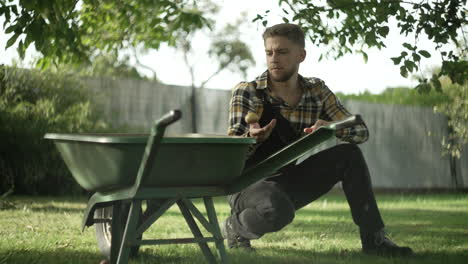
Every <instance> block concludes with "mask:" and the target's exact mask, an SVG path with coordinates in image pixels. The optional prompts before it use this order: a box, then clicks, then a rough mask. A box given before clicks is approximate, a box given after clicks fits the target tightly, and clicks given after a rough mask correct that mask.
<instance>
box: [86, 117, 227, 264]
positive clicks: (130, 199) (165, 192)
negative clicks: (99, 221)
mask: <svg viewBox="0 0 468 264" xmlns="http://www.w3.org/2000/svg"><path fill="white" fill-rule="evenodd" d="M180 117H181V113H180V111H177V110H174V111H171V112H170V113H168V114H167V115H165V116H164V117H162V118H161V119H159V120H158V121H156V122H155V124H154V127H153V129H152V130H151V134H150V136H149V137H148V142H147V144H146V147H145V151H144V153H143V157H142V160H141V163H140V167H139V170H138V174H137V177H136V180H135V183H134V184H133V185H132V186H131V187H128V188H125V189H122V190H120V191H117V192H111V193H105V192H97V193H95V194H94V195H93V196H92V197H91V198H90V199H89V201H88V206H87V209H86V212H85V216H84V218H83V229H84V227H85V226H90V225H92V224H93V223H94V219H93V213H94V210H95V209H97V208H102V207H106V206H109V205H113V207H112V208H113V209H112V210H113V217H112V220H111V221H112V222H111V227H112V242H111V251H110V262H111V263H112V264H114V263H118V264H125V263H128V260H129V258H130V250H131V248H132V247H134V246H138V245H161V244H182V243H184V244H185V243H197V244H198V245H199V246H200V249H201V251H202V252H203V255H204V256H205V258H206V260H207V261H208V262H209V263H216V262H217V259H216V257H215V255H214V254H213V253H212V252H211V250H210V248H209V247H208V244H207V243H208V242H214V243H215V245H216V248H217V251H218V256H219V259H220V262H221V263H227V262H228V261H227V255H226V250H225V247H224V243H223V237H222V235H221V231H220V229H219V223H218V220H217V217H216V211H215V207H214V204H213V199H212V198H211V197H212V196H216V195H224V194H225V193H226V192H225V189H224V188H221V187H180V188H140V185H141V183H142V182H143V181H144V179H145V177H147V176H148V175H149V173H150V171H151V170H152V167H153V166H155V164H154V163H155V162H154V160H155V158H156V156H157V155H158V154H159V148H158V146H159V144H160V143H161V140H162V138H163V136H164V133H165V130H166V127H167V126H168V125H170V124H172V123H174V122H175V121H177V120H178V119H179V118H180ZM156 166H157V164H156ZM192 197H203V202H204V205H205V208H206V212H207V216H208V219H206V218H205V216H204V215H203V214H202V213H201V212H200V211H199V210H198V209H197V208H196V206H195V205H194V204H193V202H192V201H191V200H190V199H189V198H192ZM156 198H158V201H159V202H161V205H160V206H159V207H158V208H157V209H156V210H154V212H149V214H147V215H145V219H140V210H141V206H142V201H143V200H152V199H156ZM121 203H130V209H129V213H128V217H127V221H126V224H125V226H124V227H123V226H121V225H122V223H121V221H119V219H118V216H120V215H122V213H123V212H122V209H121V208H122V207H121V206H120V204H121ZM174 204H177V206H178V207H179V209H180V211H181V213H182V215H183V217H184V219H185V221H186V222H187V224H188V227H189V228H190V230H191V232H192V234H193V235H194V237H193V238H178V239H153V240H150V239H148V240H143V239H139V238H141V237H142V234H143V232H145V231H146V230H147V229H148V228H149V227H150V226H151V225H152V224H153V223H155V222H156V221H157V220H158V219H159V218H160V217H161V216H162V215H163V214H164V213H165V212H166V211H167V210H168V209H169V208H170V207H171V206H172V205H174ZM194 217H195V218H197V220H198V221H199V222H200V223H201V224H202V225H203V226H204V227H205V229H206V230H207V231H208V232H210V233H211V234H212V235H213V237H206V238H205V237H203V235H202V232H201V231H200V228H199V227H198V225H197V223H196V221H195V219H194ZM122 230H123V232H122Z"/></svg>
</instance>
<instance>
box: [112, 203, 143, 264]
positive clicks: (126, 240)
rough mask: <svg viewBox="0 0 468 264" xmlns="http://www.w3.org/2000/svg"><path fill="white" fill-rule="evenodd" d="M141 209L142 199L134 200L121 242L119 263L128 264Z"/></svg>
mask: <svg viewBox="0 0 468 264" xmlns="http://www.w3.org/2000/svg"><path fill="white" fill-rule="evenodd" d="M140 209H141V200H133V201H132V202H131V205H130V211H129V212H128V219H127V224H126V226H125V231H124V234H123V238H122V242H121V243H120V250H119V257H118V259H117V264H127V263H128V260H129V258H130V249H131V247H132V244H131V243H132V242H134V241H135V239H136V229H137V226H138V221H139V218H140V217H139V216H140Z"/></svg>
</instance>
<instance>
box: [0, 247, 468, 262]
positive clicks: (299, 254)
mask: <svg viewBox="0 0 468 264" xmlns="http://www.w3.org/2000/svg"><path fill="white" fill-rule="evenodd" d="M467 257H468V253H467V252H463V251H460V252H451V253H442V252H427V251H426V252H416V254H415V255H414V256H411V257H398V258H384V257H378V256H369V255H365V254H363V253H361V252H360V251H349V250H346V249H344V250H328V251H325V252H324V251H321V252H315V251H311V250H303V249H295V248H289V247H274V246H271V247H263V248H257V250H256V252H254V253H250V252H246V251H243V250H228V258H229V260H230V263H256V264H257V263H258V264H262V263H265V264H267V263H268V264H269V263H278V264H283V263H291V264H295V263H297V264H300V263H301V264H302V263H321V264H328V263H330V264H331V263H351V264H353V263H369V264H371V263H372V264H374V263H408V264H412V263H421V264H422V263H424V264H427V263H429V264H431V263H434V264H435V263H460V264H462V263H465V262H466V259H467ZM102 259H103V257H102V256H101V255H100V254H99V253H97V252H84V251H79V250H72V249H66V250H53V251H40V250H24V249H19V250H12V251H8V252H6V253H5V252H0V263H1V264H6V263H27V264H40V263H50V264H59V263H64V264H65V263H66V264H75V263H76V264H86V263H95V264H98V263H99V262H100V261H101V260H102ZM129 263H130V264H135V263H179V264H182V263H187V264H188V263H190V264H193V263H206V261H205V259H204V257H203V255H202V253H201V251H200V250H199V248H198V247H196V246H192V247H186V246H185V247H177V246H161V247H146V248H144V249H142V252H141V253H140V254H139V256H138V257H136V258H135V259H131V260H130V262H129Z"/></svg>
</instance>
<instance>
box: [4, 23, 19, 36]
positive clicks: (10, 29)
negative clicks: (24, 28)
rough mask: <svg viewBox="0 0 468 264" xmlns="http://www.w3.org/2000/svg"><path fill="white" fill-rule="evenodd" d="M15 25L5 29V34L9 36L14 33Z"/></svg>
mask: <svg viewBox="0 0 468 264" xmlns="http://www.w3.org/2000/svg"><path fill="white" fill-rule="evenodd" d="M16 26H17V24H15V25H12V26H9V27H8V28H7V29H5V34H9V33H11V32H13V31H15V29H16Z"/></svg>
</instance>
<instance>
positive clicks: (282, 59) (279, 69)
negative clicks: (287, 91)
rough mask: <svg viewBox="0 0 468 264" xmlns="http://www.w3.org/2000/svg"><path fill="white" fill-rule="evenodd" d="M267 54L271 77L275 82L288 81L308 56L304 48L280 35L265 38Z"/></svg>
mask: <svg viewBox="0 0 468 264" xmlns="http://www.w3.org/2000/svg"><path fill="white" fill-rule="evenodd" d="M265 54H266V58H267V65H268V72H269V74H270V78H271V79H272V80H273V81H275V82H286V81H288V80H289V79H290V78H291V77H292V76H293V75H294V74H295V73H297V71H298V70H299V64H300V63H301V62H303V61H304V59H305V56H306V52H305V50H304V49H303V48H301V47H300V46H299V45H297V44H295V43H294V42H292V41H290V40H289V39H287V38H285V37H280V36H276V37H269V38H267V39H266V40H265Z"/></svg>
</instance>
